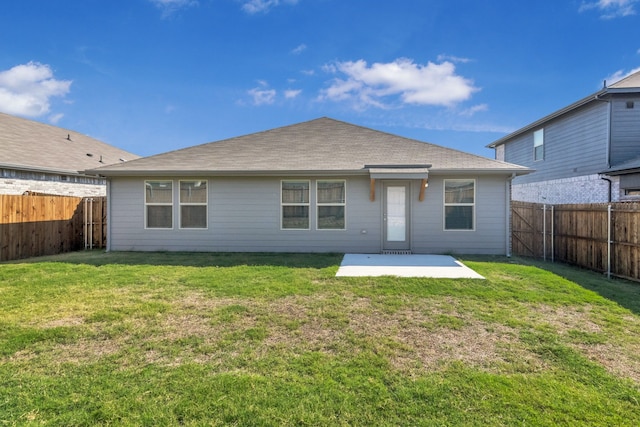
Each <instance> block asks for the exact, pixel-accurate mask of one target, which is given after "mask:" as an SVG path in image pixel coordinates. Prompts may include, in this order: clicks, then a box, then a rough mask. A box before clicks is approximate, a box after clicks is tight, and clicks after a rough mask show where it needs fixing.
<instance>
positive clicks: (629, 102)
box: [627, 101, 635, 109]
mask: <svg viewBox="0 0 640 427" xmlns="http://www.w3.org/2000/svg"><path fill="white" fill-rule="evenodd" d="M634 106H635V105H634V102H633V101H627V108H629V109H631V108H633V107H634Z"/></svg>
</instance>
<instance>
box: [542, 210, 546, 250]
mask: <svg viewBox="0 0 640 427" xmlns="http://www.w3.org/2000/svg"><path fill="white" fill-rule="evenodd" d="M542 259H543V260H545V261H546V260H547V205H546V204H544V205H542Z"/></svg>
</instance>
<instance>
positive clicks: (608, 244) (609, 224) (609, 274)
mask: <svg viewBox="0 0 640 427" xmlns="http://www.w3.org/2000/svg"><path fill="white" fill-rule="evenodd" d="M607 279H611V204H609V205H608V206H607Z"/></svg>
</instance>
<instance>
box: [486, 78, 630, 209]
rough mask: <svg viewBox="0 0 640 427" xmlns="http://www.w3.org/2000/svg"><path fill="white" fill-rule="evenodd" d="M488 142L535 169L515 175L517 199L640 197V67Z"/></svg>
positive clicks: (502, 155)
mask: <svg viewBox="0 0 640 427" xmlns="http://www.w3.org/2000/svg"><path fill="white" fill-rule="evenodd" d="M488 147H490V148H494V149H495V157H496V159H497V160H502V161H506V162H509V163H515V164H519V165H523V166H527V167H529V168H532V169H535V172H533V173H531V174H529V175H523V176H519V177H517V178H515V179H514V180H513V183H512V184H513V186H512V199H513V200H520V201H526V202H536V203H549V204H561V203H600V202H608V201H624V200H640V72H636V73H634V74H632V75H630V76H628V77H626V78H625V79H623V80H620V81H619V82H617V83H615V84H612V85H610V86H608V87H607V86H606V85H605V87H604V88H603V89H601V90H599V91H598V92H596V93H594V94H592V95H589V96H587V97H586V98H583V99H581V100H579V101H577V102H574V103H573V104H571V105H569V106H567V107H565V108H563V109H561V110H558V111H556V112H554V113H552V114H550V115H548V116H546V117H543V118H542V119H540V120H537V121H535V122H533V123H531V124H529V125H527V126H525V127H523V128H521V129H519V130H517V131H515V132H513V133H511V134H509V135H507V136H505V137H503V138H500V139H498V140H497V141H494V142H492V143H491V144H489V145H488Z"/></svg>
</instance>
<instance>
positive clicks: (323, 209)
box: [316, 180, 346, 230]
mask: <svg viewBox="0 0 640 427" xmlns="http://www.w3.org/2000/svg"><path fill="white" fill-rule="evenodd" d="M316 196H317V198H316V205H317V210H318V212H317V213H318V216H317V223H316V227H317V228H318V230H344V229H345V220H344V218H345V215H344V211H345V206H346V181H345V180H326V181H323V180H318V181H316Z"/></svg>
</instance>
